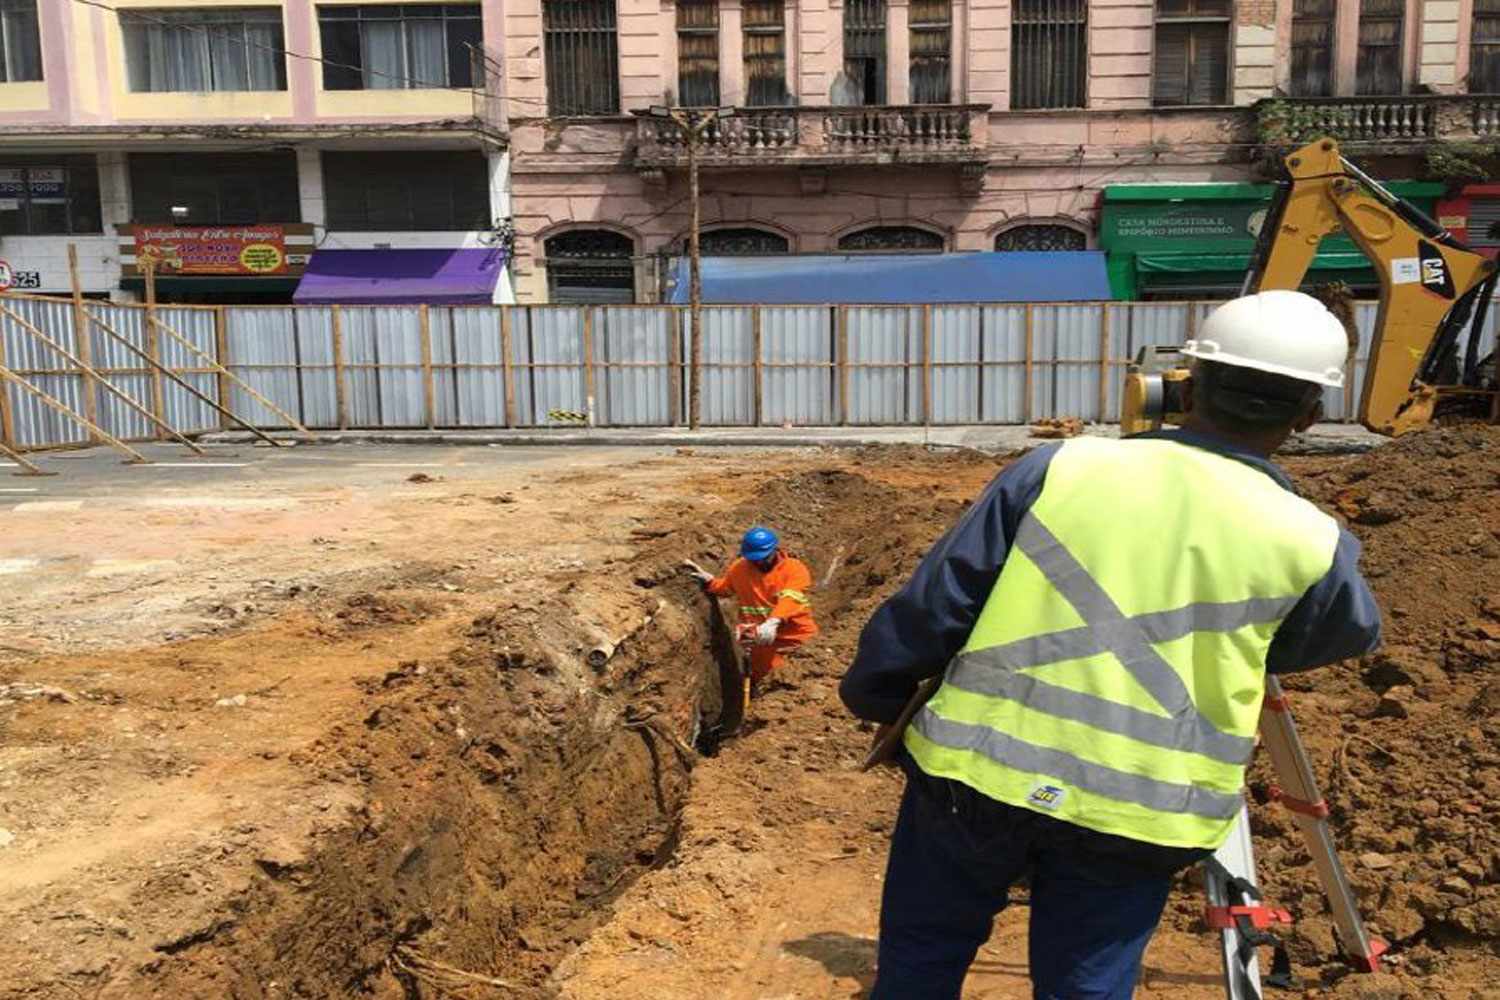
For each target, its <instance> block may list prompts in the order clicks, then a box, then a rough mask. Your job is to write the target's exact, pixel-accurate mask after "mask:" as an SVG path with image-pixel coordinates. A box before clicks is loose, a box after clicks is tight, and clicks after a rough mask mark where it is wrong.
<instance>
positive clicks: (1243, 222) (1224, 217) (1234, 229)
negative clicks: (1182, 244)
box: [1113, 202, 1265, 240]
mask: <svg viewBox="0 0 1500 1000" xmlns="http://www.w3.org/2000/svg"><path fill="white" fill-rule="evenodd" d="M1113 214H1114V218H1113V223H1114V227H1113V228H1114V232H1115V234H1116V235H1117V236H1118V237H1120V238H1121V239H1127V240H1236V239H1247V238H1248V239H1254V237H1255V231H1256V230H1258V229H1259V228H1260V224H1261V223H1263V222H1264V221H1265V211H1264V209H1263V208H1261V206H1258V205H1255V204H1254V203H1251V204H1245V203H1243V202H1241V203H1238V204H1236V203H1233V202H1229V203H1222V204H1215V203H1213V202H1200V203H1199V204H1196V205H1145V206H1141V207H1139V208H1137V207H1135V206H1130V207H1129V208H1125V207H1124V206H1120V207H1118V208H1116V209H1115V212H1114V213H1113Z"/></svg>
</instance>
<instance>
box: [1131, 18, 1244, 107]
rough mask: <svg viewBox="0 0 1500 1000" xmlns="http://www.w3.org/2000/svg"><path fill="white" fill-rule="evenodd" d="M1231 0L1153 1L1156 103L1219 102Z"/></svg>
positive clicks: (1225, 80)
mask: <svg viewBox="0 0 1500 1000" xmlns="http://www.w3.org/2000/svg"><path fill="white" fill-rule="evenodd" d="M1233 6H1234V5H1233V3H1232V0H1156V59H1155V65H1154V66H1153V67H1152V78H1153V79H1152V87H1151V100H1152V103H1153V104H1156V105H1159V106H1161V105H1165V106H1172V105H1188V104H1224V103H1225V102H1226V101H1227V100H1228V94H1229V21H1230V14H1231V12H1232V10H1233Z"/></svg>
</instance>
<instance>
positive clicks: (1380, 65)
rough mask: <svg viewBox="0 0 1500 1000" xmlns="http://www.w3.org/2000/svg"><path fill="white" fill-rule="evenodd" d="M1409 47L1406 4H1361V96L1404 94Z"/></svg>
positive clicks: (1368, 0) (1374, 0) (1377, 0)
mask: <svg viewBox="0 0 1500 1000" xmlns="http://www.w3.org/2000/svg"><path fill="white" fill-rule="evenodd" d="M1405 47H1406V0H1360V4H1359V76H1358V82H1357V84H1356V86H1357V88H1358V90H1359V93H1360V94H1362V95H1366V96H1371V97H1380V96H1389V95H1393V94H1399V93H1401V91H1402V86H1401V76H1402V74H1401V69H1402V66H1401V64H1402V61H1403V60H1402V58H1401V53H1402V50H1403V49H1405Z"/></svg>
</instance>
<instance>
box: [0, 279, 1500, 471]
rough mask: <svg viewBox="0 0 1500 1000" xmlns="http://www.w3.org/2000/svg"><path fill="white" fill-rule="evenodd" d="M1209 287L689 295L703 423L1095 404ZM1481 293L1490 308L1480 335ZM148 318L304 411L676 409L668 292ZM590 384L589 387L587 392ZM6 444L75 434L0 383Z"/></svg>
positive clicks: (31, 358)
mask: <svg viewBox="0 0 1500 1000" xmlns="http://www.w3.org/2000/svg"><path fill="white" fill-rule="evenodd" d="M0 302H3V304H5V305H6V306H7V307H8V308H10V309H12V310H14V311H15V312H16V313H17V314H19V315H20V316H22V317H24V318H25V319H26V320H27V321H28V322H30V323H32V324H34V325H35V326H36V327H37V328H38V329H41V330H42V331H44V332H45V333H46V334H47V335H48V336H50V337H52V338H53V339H55V340H57V341H58V342H59V343H60V344H61V345H62V346H64V347H66V348H67V349H69V350H70V351H75V352H76V351H77V344H78V339H77V334H76V331H75V330H74V322H75V309H74V304H73V303H72V302H70V301H67V300H58V299H47V298H42V297H36V296H16V295H12V296H5V297H4V298H3V299H0ZM1215 304H1216V303H1212V302H1205V303H1150V302H1119V303H1089V304H1066V305H1062V304H1059V305H1040V304H1038V305H1023V304H997V305H931V306H706V307H704V316H703V328H704V350H703V358H704V362H703V380H702V381H703V389H702V420H703V423H704V424H705V425H706V426H719V427H723V426H757V425H770V426H781V425H784V424H794V425H832V424H862V425H892V424H895V425H900V424H923V423H933V424H979V423H1023V422H1027V421H1031V420H1036V419H1040V418H1044V417H1081V418H1083V419H1085V420H1091V421H1112V420H1115V419H1118V415H1119V405H1120V400H1119V393H1120V384H1121V380H1122V378H1123V375H1124V366H1125V364H1126V361H1127V359H1129V358H1132V357H1133V356H1134V355H1135V353H1136V351H1137V350H1138V349H1139V348H1141V347H1142V346H1145V345H1152V344H1177V343H1181V342H1182V341H1183V340H1184V339H1185V338H1187V337H1188V336H1190V335H1191V333H1192V331H1193V330H1194V329H1195V327H1196V325H1197V323H1198V322H1199V321H1200V320H1201V319H1202V317H1203V316H1204V315H1205V314H1206V313H1207V312H1208V311H1209V310H1210V309H1212V308H1213V307H1214V305H1215ZM86 310H87V311H88V312H89V313H91V314H93V315H94V316H97V317H98V319H99V320H100V321H102V323H103V324H107V325H108V327H109V328H110V329H112V330H113V331H114V332H115V333H117V334H118V335H119V336H120V337H123V338H124V339H126V340H128V341H130V342H132V343H134V344H136V345H137V346H138V347H139V348H140V349H143V350H144V349H154V350H156V351H158V355H157V356H158V357H159V358H160V360H161V362H162V363H163V364H164V365H166V366H167V367H169V368H171V369H172V370H173V371H174V372H175V373H177V374H179V375H180V376H181V377H182V378H183V379H184V380H186V381H187V382H189V383H190V384H192V385H193V386H194V388H196V389H198V390H199V391H200V392H202V393H204V394H205V395H206V396H208V397H209V398H211V399H213V400H215V401H217V402H221V403H224V404H225V405H227V406H228V407H229V408H230V409H231V410H233V411H234V412H235V413H236V414H238V415H240V416H242V417H244V418H245V419H247V420H249V421H251V422H252V423H254V424H256V425H258V426H262V427H279V426H284V425H285V421H284V420H283V419H282V418H280V417H278V416H277V415H276V414H274V413H273V412H272V411H271V410H270V409H268V408H267V407H265V406H263V405H262V404H261V403H260V402H258V401H257V400H255V399H254V398H253V397H252V396H251V395H250V394H249V393H247V392H246V391H245V390H244V389H243V388H241V387H240V386H238V385H236V384H235V383H234V380H233V379H230V378H228V377H227V376H225V375H223V374H222V373H217V372H216V371H215V370H214V369H213V368H212V367H211V366H210V365H208V364H207V363H206V362H204V361H203V360H202V359H200V358H197V357H195V356H194V355H193V354H192V352H190V351H188V350H187V349H186V348H184V347H183V346H182V345H181V344H179V343H177V342H176V340H175V339H173V338H170V337H158V338H155V339H156V340H157V341H158V343H157V344H155V345H154V347H153V346H152V345H150V344H148V342H147V339H146V336H145V333H146V327H147V323H146V322H145V310H144V307H141V306H133V305H116V304H108V303H95V302H89V303H87V304H86ZM1356 311H1357V318H1358V323H1359V328H1360V332H1361V347H1360V351H1359V354H1358V359H1357V361H1356V362H1355V370H1354V371H1353V372H1351V376H1352V377H1351V379H1350V384H1351V385H1352V386H1354V387H1355V389H1354V390H1353V391H1352V392H1347V393H1345V392H1337V393H1331V394H1330V396H1329V398H1328V401H1327V406H1328V412H1329V414H1330V416H1331V417H1332V418H1334V419H1345V420H1347V419H1351V418H1352V417H1353V415H1354V413H1355V411H1356V407H1357V405H1358V400H1357V398H1356V394H1357V392H1358V386H1359V382H1360V379H1361V378H1363V374H1364V364H1365V358H1366V354H1367V351H1368V345H1369V339H1370V331H1371V328H1372V326H1373V324H1374V319H1375V305H1374V303H1359V304H1358V305H1357V307H1356ZM1497 314H1500V309H1492V310H1490V321H1489V322H1490V329H1489V330H1488V331H1487V333H1486V338H1485V339H1486V342H1487V343H1486V345H1485V347H1484V350H1492V349H1493V344H1494V340H1495V332H1494V327H1495V323H1496V316H1497ZM157 317H158V319H159V320H160V322H161V323H162V324H163V325H165V326H167V327H170V328H171V329H172V330H174V331H175V332H177V333H179V334H181V335H182V336H183V337H184V338H185V339H186V340H187V341H189V342H190V343H192V344H193V345H194V346H195V347H196V348H198V349H199V350H201V351H203V352H204V353H205V354H207V355H209V356H210V357H213V358H216V359H218V361H219V362H220V363H221V364H223V365H225V366H227V368H228V370H229V371H231V372H233V374H234V375H235V376H237V377H238V378H240V379H243V380H244V382H245V383H246V384H248V385H250V386H252V387H253V388H254V389H256V390H257V391H258V392H260V393H261V394H263V395H264V396H265V397H267V398H268V399H270V400H271V401H272V402H274V403H275V404H276V405H278V406H280V407H281V408H283V409H284V410H286V411H287V412H288V413H289V414H291V415H292V416H294V417H296V418H297V419H299V420H300V421H301V422H302V423H303V424H305V425H306V426H308V427H310V428H314V429H334V428H341V427H349V428H401V427H448V428H462V427H541V426H555V425H558V424H567V423H576V422H578V420H579V419H580V417H586V415H587V414H589V412H590V410H591V409H592V414H593V420H594V422H595V423H596V424H597V425H599V426H615V427H621V426H664V425H666V426H670V425H674V424H680V423H683V422H685V420H686V415H687V393H688V381H689V380H688V378H687V377H686V368H685V362H684V359H686V358H688V357H689V345H688V325H689V324H688V316H687V312H686V310H685V309H683V308H682V307H674V306H604V305H601V306H577V307H574V306H510V307H494V306H474V307H438V306H432V307H427V306H376V307H371V306H315V307H305V306H224V307H188V306H171V307H168V306H163V307H159V308H158V310H157ZM90 327H91V336H90V344H89V347H90V349H91V358H92V362H93V364H94V365H95V366H96V367H97V368H98V369H99V370H100V372H101V374H102V375H103V377H105V378H106V379H107V380H108V381H109V382H110V383H112V384H114V385H116V386H117V387H119V388H120V389H121V390H123V391H124V392H126V393H128V394H130V395H131V396H132V397H133V398H135V399H136V400H138V401H141V402H143V403H146V404H147V405H148V406H149V405H151V404H150V400H151V398H152V393H151V389H152V380H153V373H152V371H151V370H150V369H149V368H148V367H147V366H146V365H144V363H142V362H141V361H140V360H139V359H138V357H137V356H135V355H133V354H132V352H130V351H129V350H128V349H126V348H125V347H124V346H123V345H122V344H121V343H120V342H119V341H118V340H117V339H116V338H115V337H114V336H111V335H108V334H106V333H105V332H104V331H103V330H101V329H100V328H99V327H98V326H95V325H94V324H92V323H91V324H90ZM0 363H3V364H5V365H8V366H9V367H10V368H12V369H13V370H15V371H16V372H17V373H18V374H20V375H21V376H22V377H23V378H25V379H26V380H28V381H29V382H31V383H32V384H33V385H36V386H37V387H38V388H41V389H43V390H45V391H46V392H48V393H50V394H51V395H53V396H55V397H57V398H58V399H60V400H61V401H63V402H64V403H66V404H67V405H68V406H70V407H72V408H73V409H75V410H78V411H79V412H82V411H83V410H84V394H85V388H86V382H85V380H84V378H83V377H82V376H81V374H80V373H79V372H78V371H77V370H76V369H75V368H74V367H73V366H72V365H70V364H69V363H68V362H67V361H66V360H65V359H64V358H62V357H61V356H59V355H58V354H57V353H56V352H55V351H53V350H52V349H51V348H49V347H47V346H45V345H44V344H43V343H42V342H41V341H39V340H38V339H37V338H36V337H35V336H33V335H32V334H30V333H29V332H28V331H27V330H26V329H25V328H24V327H23V326H22V325H21V324H19V323H17V322H16V320H15V319H14V318H12V317H10V316H7V315H0ZM162 381H163V406H164V410H165V415H166V419H167V420H168V422H169V423H171V424H172V425H173V426H174V427H176V428H178V429H180V430H182V431H184V432H194V431H202V430H208V429H211V428H215V427H219V426H221V425H222V424H223V423H224V421H223V420H222V419H221V417H220V415H219V414H218V413H217V412H215V411H214V410H213V408H212V407H210V406H208V405H207V404H205V403H203V402H201V401H200V400H198V399H196V398H194V397H193V396H192V394H190V393H189V392H187V391H186V390H185V389H183V388H181V387H180V386H178V385H176V384H175V383H173V382H171V381H170V380H165V379H163V380H162ZM591 402H592V406H591ZM96 406H97V412H98V422H99V424H100V425H101V426H102V427H103V428H104V429H105V430H107V431H109V432H110V433H112V434H114V435H116V436H117V437H121V438H125V439H144V438H150V437H152V436H153V429H152V427H151V426H150V425H149V423H148V422H147V421H146V420H145V419H144V418H142V417H140V416H139V415H138V414H136V413H133V412H131V411H130V410H129V409H128V408H126V407H125V406H123V405H122V404H120V403H119V402H118V401H117V400H115V399H114V398H113V397H112V396H110V395H109V394H107V393H103V392H101V393H99V394H98V399H97V404H96ZM0 417H3V418H4V421H3V424H4V430H5V433H6V434H7V437H8V442H7V443H11V444H13V446H17V447H19V448H21V449H26V448H37V447H46V446H52V445H67V444H77V443H82V442H84V441H86V440H87V439H88V434H87V432H86V431H84V430H83V429H82V428H80V427H78V426H77V425H76V424H75V423H73V422H72V421H71V420H69V419H67V418H66V417H64V416H62V415H60V414H58V413H56V412H54V411H53V410H51V409H49V408H47V407H46V406H44V405H43V404H41V403H40V402H39V401H38V400H37V399H36V398H34V397H33V396H31V395H30V394H28V393H26V392H25V390H23V389H21V388H20V387H18V386H16V385H14V384H8V385H6V386H5V387H4V388H3V391H0Z"/></svg>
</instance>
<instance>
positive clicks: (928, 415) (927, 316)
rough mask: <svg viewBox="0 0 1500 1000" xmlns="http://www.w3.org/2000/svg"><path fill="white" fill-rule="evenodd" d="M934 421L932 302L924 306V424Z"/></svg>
mask: <svg viewBox="0 0 1500 1000" xmlns="http://www.w3.org/2000/svg"><path fill="white" fill-rule="evenodd" d="M931 423H932V304H931V303H928V304H926V305H923V306H922V425H923V426H924V427H925V426H927V425H929V424H931Z"/></svg>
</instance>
